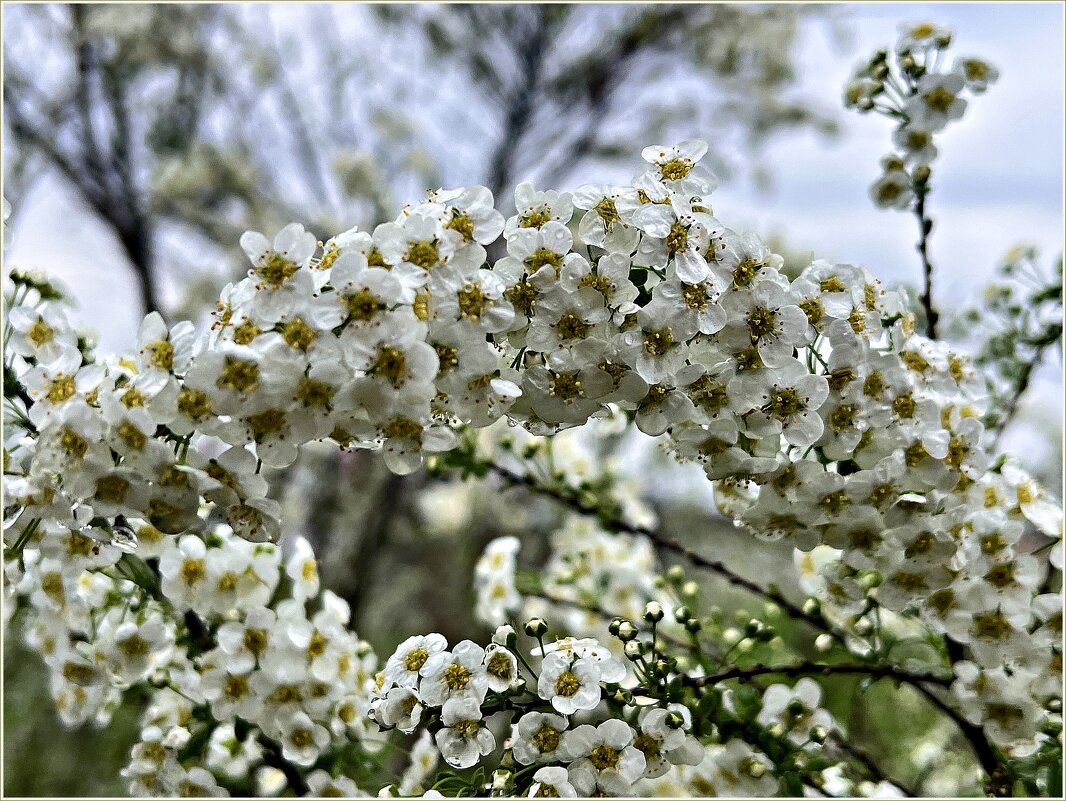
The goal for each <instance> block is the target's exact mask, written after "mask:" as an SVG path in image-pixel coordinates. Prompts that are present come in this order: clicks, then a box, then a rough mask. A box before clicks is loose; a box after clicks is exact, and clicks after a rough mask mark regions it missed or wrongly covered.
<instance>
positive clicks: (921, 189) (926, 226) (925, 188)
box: [914, 180, 940, 339]
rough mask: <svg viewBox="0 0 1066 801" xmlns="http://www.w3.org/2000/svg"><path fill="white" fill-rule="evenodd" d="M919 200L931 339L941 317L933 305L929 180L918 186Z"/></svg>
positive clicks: (916, 209)
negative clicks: (927, 199)
mask: <svg viewBox="0 0 1066 801" xmlns="http://www.w3.org/2000/svg"><path fill="white" fill-rule="evenodd" d="M917 190H918V191H917V195H918V202H917V204H915V207H914V213H915V215H916V216H917V217H918V231H919V234H918V246H917V250H918V255H919V256H921V259H922V275H923V278H924V282H925V285H924V288H923V290H922V308H923V309H924V310H925V335H926V336H927V337H929V339H936V324H937V322H938V320H939V319H940V315H939V314H938V313H937V310H936V307H935V306H934V305H933V265H932V264H931V263H930V262H929V234H930V232H931V231H932V230H933V221H932V220H930V219H929V218H928V217H926V214H925V198H926V197H927V196H928V194H929V184H928V180H927V181H924V182H922V183H921V184H919V186H918V187H917Z"/></svg>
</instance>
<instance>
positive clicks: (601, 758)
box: [589, 745, 622, 770]
mask: <svg viewBox="0 0 1066 801" xmlns="http://www.w3.org/2000/svg"><path fill="white" fill-rule="evenodd" d="M621 756H622V755H621V754H620V753H618V751H616V750H615V749H614V748H611V746H609V745H597V746H596V747H595V748H593V749H592V753H591V754H589V762H591V763H592V764H593V766H594V767H595V768H596V770H608V769H609V768H613V767H614V766H615V765H617V764H618V760H619V759H620V758H621Z"/></svg>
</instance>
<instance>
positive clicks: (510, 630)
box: [492, 623, 518, 648]
mask: <svg viewBox="0 0 1066 801" xmlns="http://www.w3.org/2000/svg"><path fill="white" fill-rule="evenodd" d="M492 641H493V642H494V643H496V644H497V645H502V646H504V647H506V648H514V647H515V645H516V644H517V643H518V634H516V633H515V630H514V627H513V626H511V625H510V624H508V623H504V624H503V625H502V626H497V627H496V631H495V632H494V633H493V635H492Z"/></svg>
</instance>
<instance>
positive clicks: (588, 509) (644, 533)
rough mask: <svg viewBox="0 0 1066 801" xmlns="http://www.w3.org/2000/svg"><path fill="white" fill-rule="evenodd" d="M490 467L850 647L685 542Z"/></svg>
mask: <svg viewBox="0 0 1066 801" xmlns="http://www.w3.org/2000/svg"><path fill="white" fill-rule="evenodd" d="M487 466H488V469H489V470H491V471H492V472H493V473H495V474H496V475H498V476H499V477H500V478H503V479H504V480H505V481H507V482H508V483H510V484H513V485H515V486H522V487H525V488H526V489H528V490H529V491H531V492H535V493H538V494H542V495H548V496H550V497H552V498H554V499H555V500H557V501H559V502H560V503H562V504H564V505H565V506H567V507H569V508H570V509H573V510H574V511H576V512H578V513H580V514H583V515H590V516H594V517H596V518H597V519H598V520H599V521H600V523H601V524H602V525H603V526H604V527H605V528H607V529H609V530H612V531H619V532H623V533H626V534H633V535H636V536H640V537H647V538H648V539H649V540H651V541H652V543H654V544H655V545H656V546H657V547H658V548H659V549H661V550H664V551H669V552H671V553H675V554H678V555H679V556H682V557H684V558H686V559H688V560H689V561H690V562H691V563H692V564H693V565H695V566H696V567H699V568H702V569H704V570H707V571H709V572H711V573H714V574H716V575H718V576H721V577H722V578H723V579H725V580H726V581H728V582H729V583H730V584H732V585H733V586H735V587H740V588H742V589H745V590H747V591H748V592H751V593H752V594H754V595H759V596H761V597H763V598H765V599H767V600H768V601H771V602H773V603H774V604H776V605H777V606H779V607H780V608H781V609H782V610H784V612H785V613H786V614H787V615H788V616H789V617H792V618H795V619H796V620H802V621H804V622H805V623H807V624H808V625H810V626H813V627H814V628H816V629H818V630H819V631H822V632H824V633H826V634H829V635H830V636H831V637H833V638H834V639H836V640H837V641H838V642H840V643H841V644H846V641H847V637H846V635H845V634H844V633H843V632H841V631H838V630H837V629H836V628H835V627H834V626H832V625H830V624H829V622H828V621H826V620H825V618H823V617H821V616H819V615H814V614H810V613H808V612H805V611H804V610H803V609H802V608H801V607H799V606H797V605H796V604H794V603H792V601H790V600H788V599H787V598H785V596H784V595H782V594H781V592H780V591H778V590H777V589H776V588H767V587H762V586H760V585H759V584H756V583H755V582H754V581H751V580H750V579H746V578H744V577H743V576H741V575H739V574H737V573H734V572H733V571H732V570H730V569H729V568H728V567H726V566H725V565H724V564H722V563H721V562H717V561H715V560H713V559H708V558H707V557H705V556H702V555H701V554H698V553H696V552H695V551H692V550H690V549H689V548H687V547H685V546H684V545H682V544H681V543H679V542H677V541H675V540H672V539H670V538H669V537H667V536H666V535H665V534H662V533H661V532H659V531H655V530H653V529H650V528H646V527H644V526H635V525H632V524H630V523H627V522H625V521H624V520H620V519H618V518H615V517H609V516H607V515H605V514H604V510H603V509H602V508H601V507H600V506H599V505H598V504H595V503H591V502H589V501H586V500H585V499H584V498H582V497H580V496H578V495H577V494H576V493H573V492H572V491H564V490H560V489H558V488H553V487H547V486H544V485H543V484H540V483H538V482H537V481H536V480H535V479H533V478H532V477H530V476H528V475H521V474H519V473H515V472H513V471H511V470H509V469H508V468H506V467H503V466H502V465H498V464H496V463H494V462H488V463H487Z"/></svg>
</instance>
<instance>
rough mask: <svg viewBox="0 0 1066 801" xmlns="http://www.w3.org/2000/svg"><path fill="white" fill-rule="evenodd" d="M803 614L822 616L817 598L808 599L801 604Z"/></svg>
mask: <svg viewBox="0 0 1066 801" xmlns="http://www.w3.org/2000/svg"><path fill="white" fill-rule="evenodd" d="M803 614H805V615H821V614H822V602H821V601H819V600H818V599H817V598H808V599H807V600H806V601H804V602H803Z"/></svg>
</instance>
